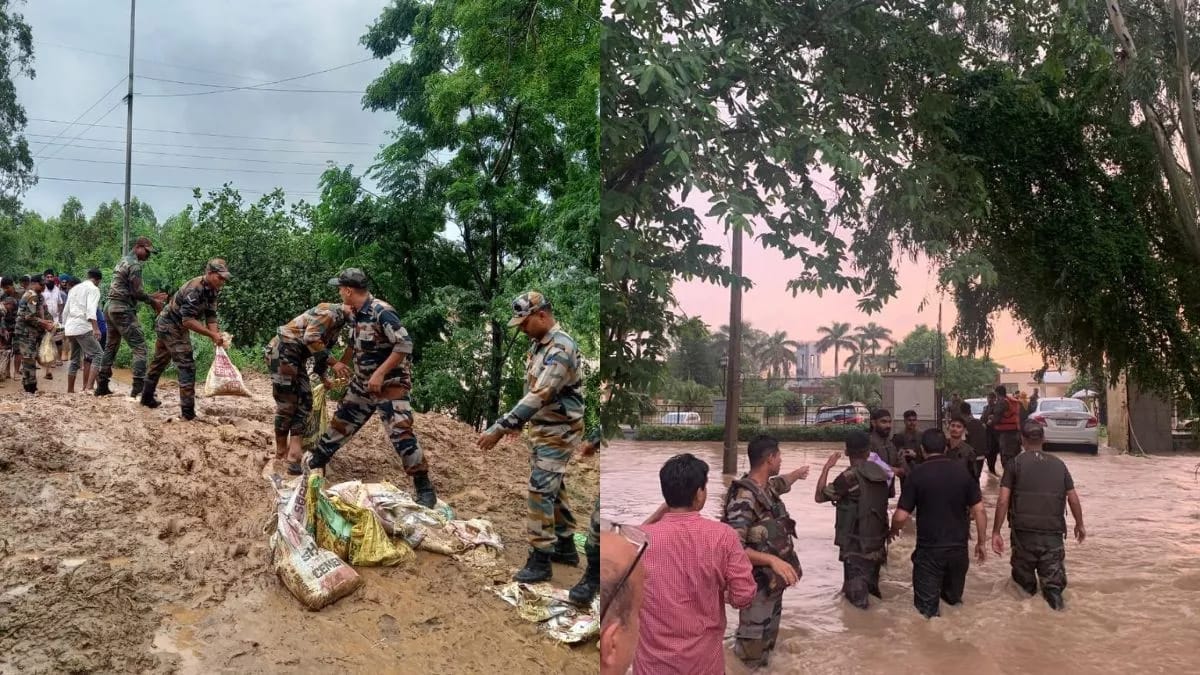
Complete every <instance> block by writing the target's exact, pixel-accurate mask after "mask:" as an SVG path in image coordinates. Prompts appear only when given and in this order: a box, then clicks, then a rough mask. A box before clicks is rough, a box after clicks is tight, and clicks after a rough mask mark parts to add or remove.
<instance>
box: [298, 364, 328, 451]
mask: <svg viewBox="0 0 1200 675" xmlns="http://www.w3.org/2000/svg"><path fill="white" fill-rule="evenodd" d="M309 378H310V379H309V381H310V382H311V383H312V414H310V415H309V416H308V421H307V422H305V426H304V440H303V441H301V443H300V447H301V448H302V449H303V451H304V452H312V451H313V450H315V449H316V447H317V442H318V441H320V440H321V436H323V435H324V434H325V430H326V429H328V428H329V418H328V417H326V416H325V385H324V384H322V383H321V378H319V377H317V376H316V375H310V376H309Z"/></svg>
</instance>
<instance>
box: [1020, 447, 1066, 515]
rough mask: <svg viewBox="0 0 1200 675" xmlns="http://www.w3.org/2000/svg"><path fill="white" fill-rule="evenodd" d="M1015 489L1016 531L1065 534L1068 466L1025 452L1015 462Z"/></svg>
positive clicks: (1036, 453) (1045, 456) (1054, 458)
mask: <svg viewBox="0 0 1200 675" xmlns="http://www.w3.org/2000/svg"><path fill="white" fill-rule="evenodd" d="M1012 470H1013V471H1015V472H1016V474H1014V475H1015V477H1016V479H1017V480H1016V483H1015V484H1014V485H1013V490H1012V497H1011V500H1012V501H1011V502H1010V506H1009V507H1008V514H1009V520H1010V522H1011V527H1012V529H1014V530H1018V531H1023V532H1047V533H1050V534H1064V533H1066V531H1067V519H1066V516H1065V515H1064V511H1065V510H1066V503H1067V491H1066V490H1065V489H1063V485H1064V483H1065V481H1066V472H1067V465H1066V464H1063V463H1062V461H1061V460H1058V458H1056V457H1051V456H1049V455H1044V454H1042V453H1040V452H1023V453H1021V454H1020V455H1017V457H1016V459H1014V460H1013V468H1012Z"/></svg>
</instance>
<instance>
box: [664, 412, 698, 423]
mask: <svg viewBox="0 0 1200 675" xmlns="http://www.w3.org/2000/svg"><path fill="white" fill-rule="evenodd" d="M662 423H663V424H700V413H698V412H669V413H667V414H665V415H663V416H662Z"/></svg>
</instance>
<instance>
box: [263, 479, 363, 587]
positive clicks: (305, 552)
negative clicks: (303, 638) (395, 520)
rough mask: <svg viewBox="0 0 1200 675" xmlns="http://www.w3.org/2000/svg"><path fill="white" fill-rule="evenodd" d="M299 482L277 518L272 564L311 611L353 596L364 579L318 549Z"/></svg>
mask: <svg viewBox="0 0 1200 675" xmlns="http://www.w3.org/2000/svg"><path fill="white" fill-rule="evenodd" d="M307 487H308V486H307V485H305V483H304V482H303V481H298V482H297V484H296V489H295V490H294V491H293V492H292V495H291V497H290V498H289V499H288V500H287V501H286V502H285V503H284V504H283V505H281V506H282V508H280V510H279V513H278V514H277V515H276V528H275V534H273V535H272V536H271V564H272V566H273V567H274V568H275V574H276V575H278V576H279V580H280V581H281V582H283V585H284V586H286V587H287V589H288V590H289V591H291V592H292V595H294V596H296V599H298V600H299V601H300V602H301V603H303V605H304V606H305V607H307V608H309V609H311V610H318V609H321V608H322V607H324V606H326V605H329V604H331V603H334V602H336V601H338V600H339V599H341V598H344V597H346V596H347V595H350V594H351V593H353V592H354V591H355V590H357V589H358V587H359V586H362V584H363V578H362V577H360V576H359V575H358V573H357V572H355V571H354V568H352V567H350V566H349V565H347V564H346V563H344V562H342V560H341V559H340V558H338V557H337V556H336V555H334V554H333V553H331V552H330V551H324V550H322V549H320V548H318V547H317V542H316V541H315V540H314V539H313V538H312V536H310V535H309V533H308V532H307V531H306V530H305V527H304V524H303V523H304V521H305V519H306V513H307V511H308V489H307Z"/></svg>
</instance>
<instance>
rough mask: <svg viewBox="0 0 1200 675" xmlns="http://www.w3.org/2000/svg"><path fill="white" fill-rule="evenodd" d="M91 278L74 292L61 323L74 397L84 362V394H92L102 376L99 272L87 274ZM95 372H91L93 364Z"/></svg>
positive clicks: (73, 289)
mask: <svg viewBox="0 0 1200 675" xmlns="http://www.w3.org/2000/svg"><path fill="white" fill-rule="evenodd" d="M87 275H88V278H87V280H85V281H82V282H80V283H78V284H75V285H74V286H73V287H72V288H71V292H70V293H68V294H67V302H66V304H65V305H64V306H63V312H62V323H63V331H64V332H65V333H66V336H67V341H68V342H69V343H70V344H71V366H70V368H69V369H68V370H67V393H68V394H74V393H75V374H76V373H77V372H79V363H80V361H81V360H82V361H83V391H91V390H92V384H94V383H95V380H96V375H97V374H99V372H100V361H99V358H100V355H101V354H103V353H104V350H103V349H102V348H101V347H100V326H99V325H98V324H97V323H96V308H97V306H98V305H99V304H100V289H99V288H97V286H96V285H97V284H99V283H100V276H101V275H100V270H98V269H90V270H88V273H87ZM93 363H94V364H95V365H96V368H95V369H93V368H92V364H93Z"/></svg>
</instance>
